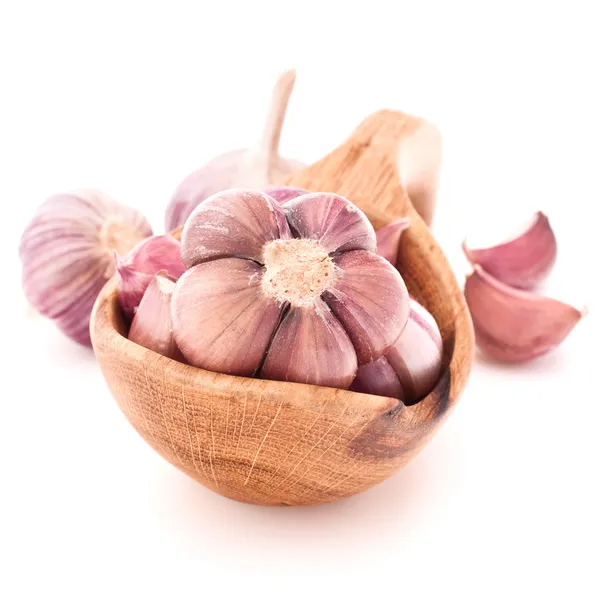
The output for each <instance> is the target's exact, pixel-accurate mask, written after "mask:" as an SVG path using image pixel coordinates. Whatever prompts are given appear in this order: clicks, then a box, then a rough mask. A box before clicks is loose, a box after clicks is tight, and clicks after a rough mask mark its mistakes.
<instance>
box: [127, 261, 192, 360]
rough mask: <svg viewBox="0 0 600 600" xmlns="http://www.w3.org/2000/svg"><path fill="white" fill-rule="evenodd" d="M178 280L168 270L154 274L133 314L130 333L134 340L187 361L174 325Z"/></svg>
mask: <svg viewBox="0 0 600 600" xmlns="http://www.w3.org/2000/svg"><path fill="white" fill-rule="evenodd" d="M174 289H175V282H174V281H173V280H172V279H170V278H169V276H168V275H167V273H166V271H161V272H159V273H158V274H157V275H155V276H153V277H152V279H151V281H150V283H149V284H148V286H147V288H146V291H145V293H144V295H143V297H142V300H141V302H140V304H139V307H138V310H137V311H136V313H135V316H134V317H133V321H132V323H131V328H130V329H129V335H128V336H127V337H128V338H129V339H130V340H131V341H132V342H135V343H136V344H139V345H140V346H143V347H144V348H147V349H148V350H152V351H153V352H156V353H157V354H162V356H166V357H167V358H172V359H174V360H178V361H180V362H184V359H183V355H182V354H181V351H180V350H179V348H178V347H177V344H176V343H175V338H174V337H173V327H172V324H171V296H172V294H173V290H174Z"/></svg>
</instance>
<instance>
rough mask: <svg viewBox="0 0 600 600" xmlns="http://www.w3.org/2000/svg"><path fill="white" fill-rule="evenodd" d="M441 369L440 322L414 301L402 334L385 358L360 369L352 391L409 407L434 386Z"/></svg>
mask: <svg viewBox="0 0 600 600" xmlns="http://www.w3.org/2000/svg"><path fill="white" fill-rule="evenodd" d="M441 368H442V336H441V335H440V331H439V329H438V326H437V323H436V322H435V319H434V318H433V317H432V316H431V315H430V314H429V312H428V311H427V310H426V309H425V308H423V307H422V306H421V305H420V304H419V303H418V302H416V301H415V300H413V299H412V298H411V299H410V315H409V317H408V321H407V323H406V327H405V328H404V330H403V331H402V334H401V335H400V337H399V338H398V340H397V341H396V343H395V344H394V345H393V346H392V347H391V348H390V350H389V351H388V352H387V353H386V355H385V356H384V357H382V358H380V359H379V360H377V361H375V362H373V363H370V364H367V365H362V366H361V367H359V369H358V373H357V374H356V379H355V380H354V383H353V384H352V389H353V390H355V391H357V392H364V393H368V394H377V395H378V396H390V397H393V398H399V399H400V400H402V401H404V402H405V403H407V404H410V403H413V402H415V401H416V400H418V399H419V398H422V397H423V396H425V395H427V394H428V393H429V392H430V391H431V390H432V389H433V388H434V387H435V384H436V382H437V380H438V379H439V376H440V372H441Z"/></svg>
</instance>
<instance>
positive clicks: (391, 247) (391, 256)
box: [375, 218, 410, 266]
mask: <svg viewBox="0 0 600 600" xmlns="http://www.w3.org/2000/svg"><path fill="white" fill-rule="evenodd" d="M409 225H410V219H408V218H404V219H397V220H396V221H393V222H392V223H390V224H389V225H386V226H385V227H382V228H381V229H378V230H377V231H376V232H375V235H376V237H377V254H379V256H383V258H385V260H387V261H388V262H390V263H391V264H393V265H394V266H396V262H397V259H398V246H399V245H400V237H401V236H402V233H403V232H404V231H405V230H406V229H407V228H408V226H409Z"/></svg>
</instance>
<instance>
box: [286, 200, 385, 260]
mask: <svg viewBox="0 0 600 600" xmlns="http://www.w3.org/2000/svg"><path fill="white" fill-rule="evenodd" d="M283 210H284V212H285V215H286V217H287V220H288V223H289V224H290V227H291V228H292V231H294V232H295V233H296V234H297V235H298V237H302V238H309V239H311V240H316V241H318V242H319V244H320V245H321V246H322V247H323V248H325V250H327V252H346V251H348V250H369V251H371V252H375V250H376V248H377V242H376V238H375V230H374V229H373V226H372V225H371V223H370V222H369V220H368V219H367V217H366V216H365V214H364V213H363V212H362V211H361V210H359V209H358V208H357V207H356V206H354V204H352V203H350V202H348V200H346V198H343V197H342V196H338V195H337V194H325V193H312V194H306V195H304V196H299V197H297V198H294V199H293V200H290V201H288V202H286V203H285V205H284V207H283Z"/></svg>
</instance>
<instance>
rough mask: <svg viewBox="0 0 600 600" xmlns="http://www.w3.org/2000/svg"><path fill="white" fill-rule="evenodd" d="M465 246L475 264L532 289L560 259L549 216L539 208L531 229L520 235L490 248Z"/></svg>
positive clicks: (469, 257)
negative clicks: (557, 259)
mask: <svg viewBox="0 0 600 600" xmlns="http://www.w3.org/2000/svg"><path fill="white" fill-rule="evenodd" d="M462 247H463V250H464V252H465V254H466V256H467V259H468V260H469V262H470V263H471V264H472V265H475V264H478V265H480V266H481V267H482V268H483V269H484V270H485V271H486V272H487V273H489V274H490V275H491V276H492V277H495V278H496V279H498V280H499V281H501V282H502V283H505V284H506V285H511V286H513V287H518V288H522V289H531V288H533V287H535V286H536V285H538V284H540V283H542V281H544V280H545V279H546V277H547V276H548V275H549V274H550V271H551V270H552V267H553V266H554V263H555V262H556V253H557V244H556V237H555V236H554V232H553V231H552V228H551V227H550V222H549V221H548V217H547V216H546V215H545V214H544V213H542V212H539V211H538V212H537V213H536V214H535V216H534V218H533V220H532V222H531V224H530V225H529V226H528V227H527V229H526V230H525V231H524V232H523V233H522V234H520V235H518V236H517V237H515V238H513V239H511V240H509V241H507V242H504V243H502V244H498V245H496V246H491V247H489V248H469V247H468V245H467V241H466V240H465V241H464V242H463V245H462Z"/></svg>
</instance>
